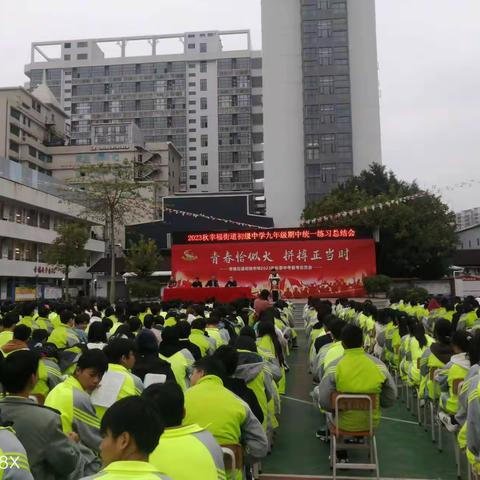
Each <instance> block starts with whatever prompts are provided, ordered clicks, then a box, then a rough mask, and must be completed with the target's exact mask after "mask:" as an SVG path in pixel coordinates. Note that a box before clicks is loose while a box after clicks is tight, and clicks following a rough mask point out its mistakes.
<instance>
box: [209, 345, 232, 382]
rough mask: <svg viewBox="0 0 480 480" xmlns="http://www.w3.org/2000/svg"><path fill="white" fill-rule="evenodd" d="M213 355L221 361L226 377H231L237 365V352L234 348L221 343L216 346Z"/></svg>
mask: <svg viewBox="0 0 480 480" xmlns="http://www.w3.org/2000/svg"><path fill="white" fill-rule="evenodd" d="M213 356H214V357H215V358H217V359H218V360H220V361H221V362H222V364H223V367H224V368H225V373H226V374H227V377H231V376H232V375H233V374H234V373H235V370H236V369H237V365H238V352H237V350H235V348H233V347H231V346H229V345H222V346H221V347H218V348H217V350H216V351H215V353H214V354H213Z"/></svg>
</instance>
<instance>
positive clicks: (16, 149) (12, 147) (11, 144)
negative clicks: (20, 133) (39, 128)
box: [9, 140, 20, 153]
mask: <svg viewBox="0 0 480 480" xmlns="http://www.w3.org/2000/svg"><path fill="white" fill-rule="evenodd" d="M9 148H10V150H12V151H14V152H17V153H18V152H19V151H20V145H19V144H18V143H17V142H14V141H13V140H10V142H9Z"/></svg>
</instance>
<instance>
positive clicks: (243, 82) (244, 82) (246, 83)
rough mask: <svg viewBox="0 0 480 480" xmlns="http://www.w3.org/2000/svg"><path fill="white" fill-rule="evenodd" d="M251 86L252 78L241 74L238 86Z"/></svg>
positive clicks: (238, 78)
mask: <svg viewBox="0 0 480 480" xmlns="http://www.w3.org/2000/svg"><path fill="white" fill-rule="evenodd" d="M249 86H250V78H249V77H248V76H247V75H240V76H239V77H237V87H238V88H248V87H249Z"/></svg>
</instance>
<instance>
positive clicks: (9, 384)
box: [0, 327, 39, 393]
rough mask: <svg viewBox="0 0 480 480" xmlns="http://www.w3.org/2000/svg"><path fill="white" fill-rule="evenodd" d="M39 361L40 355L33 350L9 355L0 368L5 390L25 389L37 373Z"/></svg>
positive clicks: (14, 391) (10, 391) (16, 391)
mask: <svg viewBox="0 0 480 480" xmlns="http://www.w3.org/2000/svg"><path fill="white" fill-rule="evenodd" d="M27 328H28V327H27ZM38 361H39V357H38V355H37V354H36V353H35V352H32V351H31V350H17V351H15V352H12V353H11V354H10V355H8V356H7V357H6V358H5V359H4V360H3V363H2V364H1V368H0V381H1V383H2V385H3V390H4V392H5V393H7V392H8V393H19V392H21V391H23V390H25V388H26V387H27V384H28V381H29V380H30V378H31V376H32V375H33V374H35V373H37V370H38Z"/></svg>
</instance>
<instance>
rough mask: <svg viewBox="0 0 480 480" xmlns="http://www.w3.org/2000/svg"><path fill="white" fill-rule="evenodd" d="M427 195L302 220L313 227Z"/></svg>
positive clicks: (409, 196)
mask: <svg viewBox="0 0 480 480" xmlns="http://www.w3.org/2000/svg"><path fill="white" fill-rule="evenodd" d="M425 195H428V193H427V192H421V193H416V194H414V195H407V196H406V197H401V198H396V199H395V200H388V201H387V202H382V203H374V204H373V205H368V206H366V207H362V208H356V209H354V210H345V211H343V212H338V213H334V214H331V215H324V216H322V217H318V218H312V219H309V220H304V222H303V223H304V224H305V225H315V224H317V223H322V222H328V221H331V220H338V219H339V218H345V217H348V216H353V215H360V214H361V213H367V212H372V211H374V210H377V209H383V208H388V207H391V206H392V205H399V204H400V203H405V202H409V201H411V200H415V199H416V198H420V197H424V196H425Z"/></svg>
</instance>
